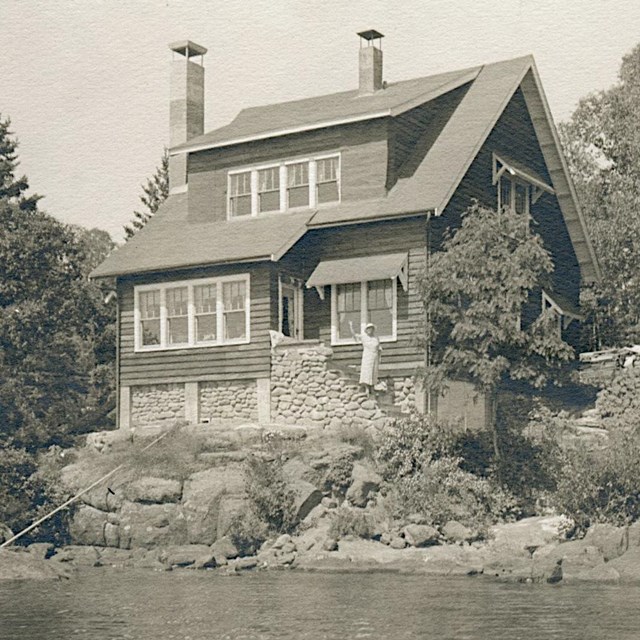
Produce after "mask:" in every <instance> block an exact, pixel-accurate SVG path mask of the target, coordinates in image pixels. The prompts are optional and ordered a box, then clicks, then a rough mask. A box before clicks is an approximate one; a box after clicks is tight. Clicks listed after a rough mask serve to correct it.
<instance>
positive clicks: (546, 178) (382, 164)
mask: <svg viewBox="0 0 640 640" xmlns="http://www.w3.org/2000/svg"><path fill="white" fill-rule="evenodd" d="M358 35H359V36H360V44H361V46H360V49H359V86H358V88H356V89H354V90H352V91H346V92H341V93H335V94H331V95H326V96H320V97H316V98H308V99H304V100H298V101H293V102H285V103H281V104H274V105H269V106H263V107H255V108H249V109H245V110H243V111H241V112H240V113H239V114H238V116H237V117H236V118H235V119H234V120H233V121H232V122H231V123H230V124H228V125H226V126H224V127H222V128H219V129H216V130H214V131H210V132H208V133H204V68H203V64H202V61H203V57H204V55H205V54H206V49H205V48H204V47H202V46H199V45H197V44H195V43H193V42H191V41H183V42H178V43H174V44H172V45H170V48H171V49H172V50H173V55H174V60H173V62H172V65H173V66H172V72H171V74H172V77H171V106H170V121H171V122H170V131H171V139H170V144H171V147H170V195H169V197H168V199H167V200H166V202H165V203H164V204H163V206H162V207H161V209H160V210H159V211H158V212H157V214H156V215H155V216H154V217H153V219H152V220H151V221H150V222H149V223H148V224H147V225H146V226H145V227H144V228H143V229H142V230H141V231H140V232H139V233H138V234H136V236H135V237H134V238H133V239H131V240H130V241H129V242H127V243H126V244H125V245H124V246H122V247H120V248H118V249H117V250H116V251H114V252H113V253H112V254H111V255H110V256H109V257H108V258H107V259H106V260H105V261H104V262H103V263H102V264H101V265H100V266H99V267H98V268H97V269H96V270H95V271H94V273H93V277H94V278H115V281H116V289H117V299H118V358H117V379H118V388H119V408H118V415H119V425H120V427H121V428H129V427H131V426H134V425H142V424H149V423H157V422H161V421H163V420H175V419H185V420H188V421H191V422H207V421H210V420H215V419H216V418H241V419H251V420H259V421H261V422H289V423H301V424H309V425H318V426H320V427H322V426H328V425H331V424H333V423H335V422H336V421H338V422H342V423H347V424H349V423H355V424H364V425H368V424H376V422H377V421H380V420H383V419H384V417H385V414H386V413H388V412H389V411H390V408H392V407H394V406H395V407H396V408H400V409H401V410H409V409H411V408H416V409H418V410H420V411H425V410H430V411H434V412H437V413H438V415H440V416H446V417H452V416H456V415H457V416H460V417H461V418H462V419H464V420H465V421H466V422H467V423H473V422H482V421H483V420H484V415H485V412H484V407H483V406H482V402H481V401H479V400H478V399H477V398H476V397H475V395H474V393H473V390H472V389H470V388H468V386H467V385H465V384H462V383H452V385H451V387H450V388H449V391H448V392H447V394H446V395H445V396H443V397H440V398H427V397H425V394H424V393H423V392H422V389H421V386H420V384H419V382H417V381H416V379H415V374H416V371H417V370H419V368H420V367H422V366H424V364H425V353H424V349H423V348H421V347H419V346H418V343H417V341H416V333H417V332H419V331H420V328H421V326H422V322H423V320H424V318H423V314H424V310H423V305H422V304H421V301H420V299H419V296H418V294H417V290H416V278H417V276H418V274H420V273H421V272H422V271H423V270H424V269H425V265H426V263H427V261H428V256H429V254H430V252H433V251H436V250H437V249H438V247H439V245H440V243H441V241H442V237H443V233H444V231H445V229H447V228H448V227H455V226H456V225H457V224H459V221H460V216H461V214H462V212H464V211H465V209H466V208H467V207H468V206H469V205H470V204H471V202H472V201H473V200H474V199H475V200H478V201H479V202H481V203H482V204H485V205H487V206H490V207H494V208H495V207H503V206H510V207H513V208H514V209H515V210H516V211H518V212H522V213H523V214H530V215H531V216H532V217H533V219H534V220H535V221H536V222H537V226H536V228H537V230H538V232H539V233H540V234H541V236H542V238H543V240H544V243H545V245H546V247H547V249H548V250H549V251H550V252H551V254H552V256H553V259H554V262H555V273H554V282H553V287H550V288H549V289H550V290H549V291H544V292H543V294H542V296H541V300H540V305H541V308H542V306H546V307H550V308H552V309H553V310H554V312H555V313H556V314H557V317H558V323H559V324H558V326H559V330H560V331H564V330H566V329H567V327H568V326H569V324H570V323H571V321H572V320H573V319H574V318H576V317H577V316H578V312H577V310H576V309H577V304H578V292H579V288H580V285H581V283H582V282H588V281H592V280H594V279H596V278H597V277H598V265H597V262H596V259H595V256H594V253H593V249H592V246H591V243H590V241H589V238H588V235H587V230H586V227H585V223H584V220H583V218H582V216H581V212H580V209H579V206H578V204H577V201H576V196H575V193H574V189H573V186H572V184H571V180H570V178H569V175H568V172H567V167H566V163H565V160H564V158H563V156H562V152H561V149H560V146H559V142H558V136H557V133H556V130H555V127H554V125H553V122H552V118H551V114H550V111H549V107H548V105H547V102H546V99H545V96H544V93H543V90H542V87H541V84H540V79H539V77H538V72H537V70H536V66H535V63H534V60H533V58H532V57H530V56H527V57H522V58H516V59H512V60H506V61H502V62H496V63H492V64H486V65H483V66H478V67H473V68H469V69H463V70H459V71H452V72H449V73H442V74H438V75H431V76H427V77H422V78H416V79H413V80H406V81H401V82H389V83H387V82H384V81H383V68H382V62H383V55H382V49H381V46H380V42H381V38H382V34H380V33H378V32H376V31H373V30H371V31H365V32H362V33H360V34H358ZM367 322H373V323H374V324H375V325H376V327H377V334H378V336H379V337H380V340H381V342H382V347H383V354H382V360H381V365H380V375H381V378H382V379H383V380H384V381H385V383H386V389H387V391H386V393H384V392H383V394H382V395H384V396H385V397H386V404H385V403H384V402H383V401H382V400H381V399H379V398H378V399H376V398H366V397H362V394H359V393H358V388H357V384H354V382H353V380H352V375H353V372H354V371H355V370H357V367H358V365H359V362H360V356H361V347H360V345H359V344H358V343H357V342H355V341H354V339H353V337H352V335H351V332H350V323H351V324H353V325H354V326H355V327H356V328H357V329H361V328H362V327H364V325H365V324H366V323H367Z"/></svg>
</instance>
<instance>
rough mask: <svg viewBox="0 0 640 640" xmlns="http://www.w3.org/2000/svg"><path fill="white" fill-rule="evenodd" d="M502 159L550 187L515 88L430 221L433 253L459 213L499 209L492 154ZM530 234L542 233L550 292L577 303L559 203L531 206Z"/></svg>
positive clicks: (549, 200)
mask: <svg viewBox="0 0 640 640" xmlns="http://www.w3.org/2000/svg"><path fill="white" fill-rule="evenodd" d="M494 152H495V153H497V154H498V155H500V154H503V155H505V156H507V157H509V158H511V159H513V160H516V161H518V162H519V163H520V164H523V165H525V166H527V167H529V168H531V169H533V170H534V171H535V172H536V173H538V174H539V175H540V176H542V177H543V178H544V179H545V181H546V182H547V183H548V184H550V185H551V186H553V187H555V186H556V185H554V184H553V182H552V180H551V177H550V174H549V171H548V167H547V166H546V164H545V161H544V156H543V154H542V150H541V148H540V144H539V142H538V139H537V137H536V133H535V130H534V128H533V123H532V122H531V118H530V116H529V112H528V110H527V107H526V103H525V101H524V97H523V95H522V92H521V91H520V90H519V89H518V91H516V93H515V94H514V96H513V98H512V99H511V101H510V103H509V104H508V105H507V107H506V109H505V110H504V112H503V114H502V115H501V117H500V118H499V120H498V122H497V123H496V125H495V127H494V128H493V130H492V131H491V133H490V134H489V136H488V138H487V140H486V142H485V143H484V145H483V146H482V148H481V149H480V151H479V153H478V155H477V156H476V158H475V159H474V161H473V162H472V163H471V165H470V167H469V169H468V170H467V173H466V174H465V176H464V178H463V179H462V181H461V182H460V185H459V186H458V188H457V190H456V192H455V193H454V195H453V197H452V198H451V200H450V201H449V204H448V205H447V207H446V209H445V211H444V214H443V215H442V216H440V217H439V218H437V219H434V220H433V221H432V227H431V231H432V242H431V245H430V247H431V250H437V248H438V247H439V246H440V244H441V243H442V239H443V233H444V232H445V230H446V229H447V228H452V227H453V228H455V227H457V226H459V224H460V220H461V214H462V212H463V211H464V210H465V209H467V207H469V206H470V205H471V203H472V202H473V200H474V199H475V200H478V201H479V202H480V203H481V204H484V205H486V206H488V207H492V208H495V207H497V204H498V203H497V188H496V186H495V185H493V184H492V154H493V153H494ZM531 214H532V216H533V219H534V221H535V223H534V225H533V227H532V228H533V230H534V231H535V232H536V233H538V234H540V236H541V237H542V240H543V242H544V245H545V247H546V248H547V250H548V251H549V252H550V253H551V256H552V258H553V260H554V264H555V272H554V276H553V280H554V288H555V290H556V291H558V292H559V293H562V294H563V295H565V296H566V297H568V298H570V299H571V300H573V301H574V302H575V303H577V300H578V292H579V282H580V269H579V266H578V260H577V257H576V255H575V251H574V249H573V245H572V243H571V240H570V237H569V233H568V230H567V225H566V223H565V221H564V217H563V215H562V212H561V210H560V206H559V203H558V198H557V197H556V196H555V195H551V194H548V193H544V194H543V195H542V196H541V197H540V199H539V200H538V201H537V202H536V203H535V204H534V205H533V206H532V208H531Z"/></svg>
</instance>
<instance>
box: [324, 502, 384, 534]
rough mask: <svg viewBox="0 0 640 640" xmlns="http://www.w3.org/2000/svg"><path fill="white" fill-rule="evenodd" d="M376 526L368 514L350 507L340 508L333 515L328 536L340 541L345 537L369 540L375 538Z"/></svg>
mask: <svg viewBox="0 0 640 640" xmlns="http://www.w3.org/2000/svg"><path fill="white" fill-rule="evenodd" d="M373 533H374V526H373V523H372V522H371V520H370V518H369V517H368V516H367V514H366V513H363V512H362V511H356V510H355V509H350V508H348V507H338V509H336V510H335V511H334V513H333V514H332V519H331V525H330V526H329V532H328V535H329V537H330V538H334V539H336V540H339V539H340V538H344V537H345V536H355V537H356V538H365V539H369V538H371V537H372V536H373Z"/></svg>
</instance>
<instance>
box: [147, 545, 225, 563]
mask: <svg viewBox="0 0 640 640" xmlns="http://www.w3.org/2000/svg"><path fill="white" fill-rule="evenodd" d="M159 559H160V562H162V563H164V564H166V565H167V566H168V567H188V566H190V565H193V564H196V562H197V563H198V564H199V565H201V566H203V567H204V566H207V565H209V566H215V560H214V554H213V552H212V550H211V549H210V548H209V547H208V546H207V545H204V544H183V545H175V546H171V547H165V548H164V549H162V550H161V551H160V553H159Z"/></svg>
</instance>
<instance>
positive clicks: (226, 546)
mask: <svg viewBox="0 0 640 640" xmlns="http://www.w3.org/2000/svg"><path fill="white" fill-rule="evenodd" d="M211 552H212V553H213V555H214V557H215V558H216V559H217V560H218V564H222V563H220V562H219V560H220V559H221V558H224V559H225V560H233V559H234V558H237V557H238V555H240V554H239V553H238V550H237V549H236V547H235V545H234V544H233V542H231V540H229V538H227V537H226V536H225V537H222V538H218V540H216V541H215V542H214V543H213V544H212V545H211Z"/></svg>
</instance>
